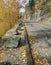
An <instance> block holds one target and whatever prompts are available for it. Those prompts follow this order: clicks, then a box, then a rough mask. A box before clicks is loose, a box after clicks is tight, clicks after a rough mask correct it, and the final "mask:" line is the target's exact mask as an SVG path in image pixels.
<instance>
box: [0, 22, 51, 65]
mask: <svg viewBox="0 0 51 65" xmlns="http://www.w3.org/2000/svg"><path fill="white" fill-rule="evenodd" d="M2 39H3V40H4V42H5V43H3V41H2V42H1V43H0V44H1V45H0V65H7V63H11V64H10V65H15V64H17V65H51V22H47V23H45V22H43V23H39V22H30V21H27V22H23V24H22V23H20V24H19V25H16V26H15V27H14V28H12V29H11V30H9V31H8V32H7V33H6V34H5V35H4V36H3V37H2ZM17 39H18V40H17ZM6 43H7V44H6Z"/></svg>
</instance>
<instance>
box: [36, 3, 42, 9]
mask: <svg viewBox="0 0 51 65" xmlns="http://www.w3.org/2000/svg"><path fill="white" fill-rule="evenodd" d="M37 7H38V9H40V10H41V9H42V8H43V4H42V3H41V2H40V3H38V4H37Z"/></svg>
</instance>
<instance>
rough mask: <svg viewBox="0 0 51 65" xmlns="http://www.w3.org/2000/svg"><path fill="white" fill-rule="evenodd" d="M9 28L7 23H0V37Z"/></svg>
mask: <svg viewBox="0 0 51 65" xmlns="http://www.w3.org/2000/svg"><path fill="white" fill-rule="evenodd" d="M9 28H10V26H9V23H8V22H0V37H1V36H3V35H4V34H5V33H6V31H7V30H8V29H9Z"/></svg>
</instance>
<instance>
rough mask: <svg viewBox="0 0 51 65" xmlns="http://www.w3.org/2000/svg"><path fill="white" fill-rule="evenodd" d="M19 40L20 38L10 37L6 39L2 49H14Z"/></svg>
mask: <svg viewBox="0 0 51 65" xmlns="http://www.w3.org/2000/svg"><path fill="white" fill-rule="evenodd" d="M20 40H21V38H20V37H15V38H14V37H10V38H7V39H6V40H5V41H4V47H6V48H15V47H18V46H19V44H20Z"/></svg>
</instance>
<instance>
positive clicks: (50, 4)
mask: <svg viewBox="0 0 51 65" xmlns="http://www.w3.org/2000/svg"><path fill="white" fill-rule="evenodd" d="M48 7H49V12H51V1H50V2H49V3H48Z"/></svg>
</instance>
